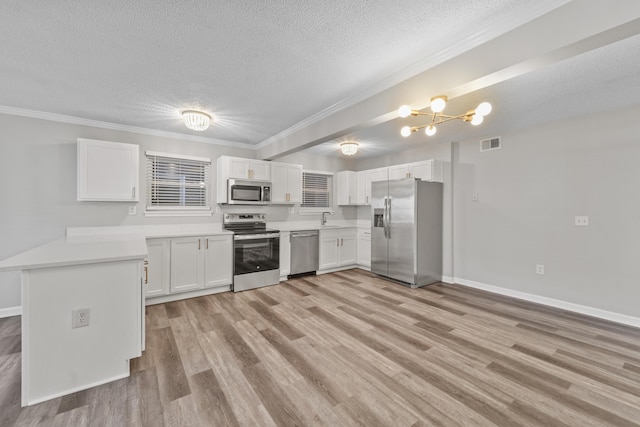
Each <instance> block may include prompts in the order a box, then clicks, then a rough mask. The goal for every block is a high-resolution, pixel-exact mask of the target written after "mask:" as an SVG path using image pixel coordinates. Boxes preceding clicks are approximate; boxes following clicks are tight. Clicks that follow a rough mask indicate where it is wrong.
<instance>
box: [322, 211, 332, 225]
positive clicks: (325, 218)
mask: <svg viewBox="0 0 640 427" xmlns="http://www.w3.org/2000/svg"><path fill="white" fill-rule="evenodd" d="M327 214H329V215H333V212H322V219H321V220H320V225H325V224H326V223H327Z"/></svg>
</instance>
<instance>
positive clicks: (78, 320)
mask: <svg viewBox="0 0 640 427" xmlns="http://www.w3.org/2000/svg"><path fill="white" fill-rule="evenodd" d="M72 314H73V316H72V317H73V322H72V324H71V328H72V329H75V328H83V327H85V326H89V320H91V311H90V310H89V309H88V308H77V309H75V310H73V313H72Z"/></svg>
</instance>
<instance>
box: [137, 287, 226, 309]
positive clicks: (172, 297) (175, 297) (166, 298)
mask: <svg viewBox="0 0 640 427" xmlns="http://www.w3.org/2000/svg"><path fill="white" fill-rule="evenodd" d="M229 291H231V285H222V286H212V287H210V288H205V289H198V290H197V291H191V292H182V293H177V294H168V295H162V296H157V297H153V298H146V299H145V302H144V305H145V306H147V305H155V304H162V303H165V302H171V301H179V300H182V299H188V298H195V297H201V296H205V295H213V294H219V293H220V292H229Z"/></svg>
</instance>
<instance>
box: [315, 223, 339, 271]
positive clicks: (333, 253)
mask: <svg viewBox="0 0 640 427" xmlns="http://www.w3.org/2000/svg"><path fill="white" fill-rule="evenodd" d="M339 250H340V237H339V233H338V232H337V231H334V230H332V231H324V230H320V266H319V268H318V269H319V270H327V269H330V268H336V267H338V265H339V258H338V253H339Z"/></svg>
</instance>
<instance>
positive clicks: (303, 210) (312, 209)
mask: <svg viewBox="0 0 640 427" xmlns="http://www.w3.org/2000/svg"><path fill="white" fill-rule="evenodd" d="M305 174H315V175H325V176H328V177H329V179H330V180H331V184H330V186H329V190H328V191H329V206H327V207H316V206H303V203H304V193H305V187H304V181H305V180H304V175H305ZM335 186H336V179H335V173H334V172H328V171H318V170H306V169H303V170H302V201H301V202H300V208H299V210H298V213H299V214H301V215H305V214H318V213H322V212H331V213H333V212H334V206H335V194H336V188H335Z"/></svg>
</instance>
